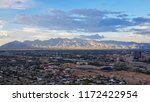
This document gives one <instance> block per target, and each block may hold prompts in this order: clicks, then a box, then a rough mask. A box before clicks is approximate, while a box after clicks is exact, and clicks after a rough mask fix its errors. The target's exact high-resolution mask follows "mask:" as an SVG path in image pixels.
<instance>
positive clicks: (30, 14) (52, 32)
mask: <svg viewBox="0 0 150 102" xmlns="http://www.w3.org/2000/svg"><path fill="white" fill-rule="evenodd" d="M149 4H150V1H149V0H132V1H122V0H115V1H114V0H95V1H91V0H86V1H84V0H82V1H81V0H66V1H62V0H44V1H43V0H0V45H3V44H5V43H8V42H11V41H14V40H18V41H24V40H35V39H39V40H47V39H50V38H59V37H60V38H73V37H77V36H79V35H84V36H88V35H95V34H99V35H100V36H104V38H103V39H102V40H118V41H134V42H145V43H150V7H149Z"/></svg>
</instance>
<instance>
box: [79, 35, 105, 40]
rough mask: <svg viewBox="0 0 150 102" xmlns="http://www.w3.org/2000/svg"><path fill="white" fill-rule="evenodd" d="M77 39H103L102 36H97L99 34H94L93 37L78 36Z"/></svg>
mask: <svg viewBox="0 0 150 102" xmlns="http://www.w3.org/2000/svg"><path fill="white" fill-rule="evenodd" d="M78 38H80V39H85V40H100V39H103V38H104V36H103V35H99V34H95V35H89V36H88V35H80V36H78Z"/></svg>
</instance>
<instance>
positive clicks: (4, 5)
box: [0, 0, 31, 9]
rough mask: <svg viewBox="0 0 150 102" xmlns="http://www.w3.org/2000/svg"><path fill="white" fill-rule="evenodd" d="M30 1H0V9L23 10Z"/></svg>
mask: <svg viewBox="0 0 150 102" xmlns="http://www.w3.org/2000/svg"><path fill="white" fill-rule="evenodd" d="M30 1H31V0H0V8H1V9H25V8H26V7H27V3H28V2H30Z"/></svg>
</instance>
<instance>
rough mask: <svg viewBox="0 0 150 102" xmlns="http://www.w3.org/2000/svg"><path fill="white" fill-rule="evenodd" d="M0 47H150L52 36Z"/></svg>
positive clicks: (147, 46) (149, 47)
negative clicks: (42, 39)
mask: <svg viewBox="0 0 150 102" xmlns="http://www.w3.org/2000/svg"><path fill="white" fill-rule="evenodd" d="M0 49H150V43H136V42H123V41H112V40H107V41H96V40H85V39H81V38H73V39H68V38H52V39H49V40H44V41H41V40H34V41H29V40H28V41H24V42H20V41H13V42H9V43H7V44H4V45H2V46H0Z"/></svg>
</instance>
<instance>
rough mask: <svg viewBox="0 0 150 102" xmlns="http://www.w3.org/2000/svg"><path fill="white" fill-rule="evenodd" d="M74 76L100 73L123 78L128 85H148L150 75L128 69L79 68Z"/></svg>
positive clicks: (149, 83)
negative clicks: (109, 70)
mask: <svg viewBox="0 0 150 102" xmlns="http://www.w3.org/2000/svg"><path fill="white" fill-rule="evenodd" d="M74 75H75V76H79V77H82V76H94V75H101V76H105V77H115V78H116V79H119V80H125V81H126V82H128V84H129V85H150V75H146V74H143V73H138V72H128V71H111V72H106V71H102V70H81V69H77V70H75V72H74Z"/></svg>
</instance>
